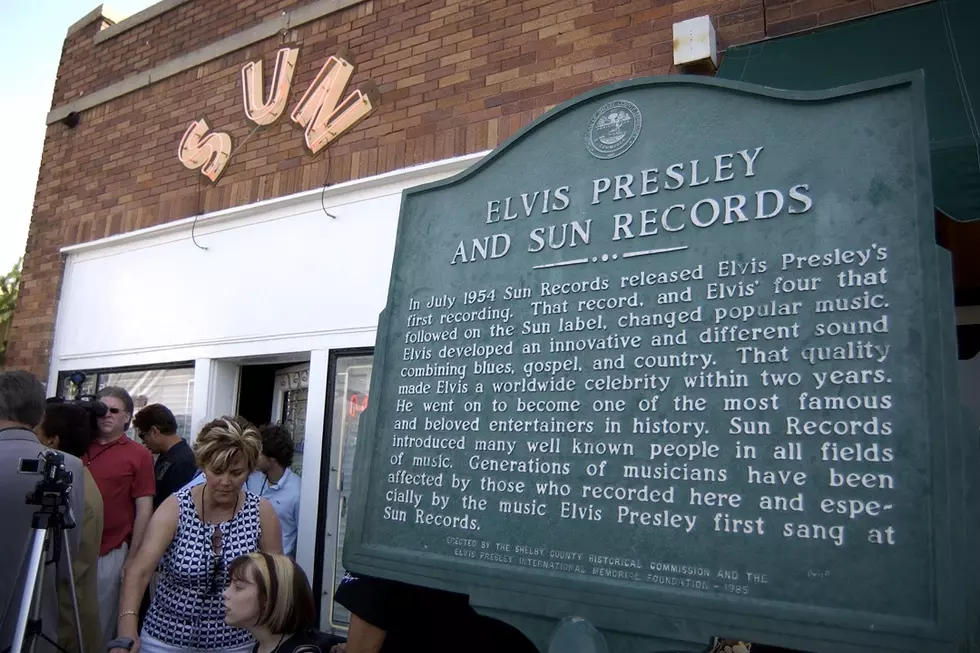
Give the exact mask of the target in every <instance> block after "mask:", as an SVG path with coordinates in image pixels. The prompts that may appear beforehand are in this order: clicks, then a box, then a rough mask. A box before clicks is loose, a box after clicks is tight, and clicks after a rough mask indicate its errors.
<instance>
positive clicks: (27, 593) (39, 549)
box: [10, 529, 47, 653]
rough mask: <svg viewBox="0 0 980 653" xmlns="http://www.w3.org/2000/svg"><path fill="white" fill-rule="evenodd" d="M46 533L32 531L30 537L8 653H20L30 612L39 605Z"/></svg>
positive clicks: (36, 530) (31, 645)
mask: <svg viewBox="0 0 980 653" xmlns="http://www.w3.org/2000/svg"><path fill="white" fill-rule="evenodd" d="M46 535H47V531H45V530H42V529H34V532H33V534H32V535H31V550H30V553H29V554H28V555H29V556H30V557H29V558H28V565H27V575H26V576H25V580H24V594H23V596H22V597H21V601H20V612H19V613H18V615H17V625H16V627H15V628H14V641H13V644H12V645H11V647H10V653H21V652H22V651H23V648H24V637H25V636H26V635H27V622H28V621H29V620H30V619H31V610H32V608H35V607H36V606H38V605H39V603H40V598H41V582H42V579H43V577H44V568H43V565H42V562H43V558H44V540H45V536H46ZM34 641H35V638H33V637H32V638H31V644H30V647H31V649H33V647H34V645H33V642H34Z"/></svg>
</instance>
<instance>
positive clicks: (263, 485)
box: [245, 424, 300, 557]
mask: <svg viewBox="0 0 980 653" xmlns="http://www.w3.org/2000/svg"><path fill="white" fill-rule="evenodd" d="M259 432H260V433H261V434H262V455H261V456H259V464H258V465H257V466H256V471H255V472H254V473H253V474H252V475H251V476H249V478H248V481H247V482H246V484H245V487H246V488H247V489H248V490H249V491H250V492H253V493H255V494H257V495H259V496H260V497H264V498H266V499H268V500H269V502H270V503H271V504H272V507H273V508H275V509H276V514H277V515H279V523H280V524H282V551H283V553H285V554H286V555H288V556H292V557H295V556H296V534H297V529H298V527H299V491H300V479H299V476H297V475H296V474H295V473H294V472H293V470H291V469H290V468H289V466H290V465H292V464H293V436H292V435H290V433H289V431H287V430H286V429H285V428H283V427H281V426H277V425H275V424H267V425H265V426H263V427H261V428H259Z"/></svg>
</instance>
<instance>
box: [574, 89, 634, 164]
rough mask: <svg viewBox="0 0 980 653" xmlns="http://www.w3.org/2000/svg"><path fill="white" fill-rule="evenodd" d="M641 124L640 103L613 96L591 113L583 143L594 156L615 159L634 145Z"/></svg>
mask: <svg viewBox="0 0 980 653" xmlns="http://www.w3.org/2000/svg"><path fill="white" fill-rule="evenodd" d="M642 126H643V116H641V115H640V108H639V107H637V106H636V105H635V104H633V103H632V102H630V101H629V100H614V101H612V102H609V103H607V104H604V105H602V106H601V107H599V110H598V111H596V112H595V113H594V114H592V120H590V121H589V129H588V133H586V135H585V145H586V147H588V148H589V153H590V154H592V156H594V157H596V158H597V159H615V158H616V157H617V156H619V155H620V154H623V153H624V152H626V150H628V149H630V148H631V147H633V143H635V142H636V139H637V138H639V136H640V128H641V127H642Z"/></svg>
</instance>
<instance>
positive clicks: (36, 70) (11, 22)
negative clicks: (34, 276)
mask: <svg viewBox="0 0 980 653" xmlns="http://www.w3.org/2000/svg"><path fill="white" fill-rule="evenodd" d="M154 1H155V0H116V1H115V2H107V3H105V4H106V11H107V13H108V14H109V15H116V16H129V15H131V14H134V13H136V12H137V11H140V10H141V9H145V8H146V7H149V6H150V5H152V4H154ZM98 5H99V2H98V1H97V0H41V1H26V2H25V1H22V0H5V1H3V2H0V59H2V60H3V62H4V65H3V66H0V88H3V89H4V95H5V98H4V102H2V103H0V129H3V130H4V134H3V140H4V141H5V142H6V146H7V152H8V153H10V152H21V153H24V159H23V160H20V159H15V158H14V157H12V156H10V155H9V154H8V156H7V157H0V197H2V198H3V203H2V205H0V206H2V209H0V275H2V274H6V273H7V271H8V270H10V268H11V267H13V265H14V264H15V263H16V262H17V259H18V258H20V257H21V256H22V255H23V253H24V245H25V243H26V240H27V228H28V225H29V224H30V220H31V207H32V206H33V205H34V188H35V186H36V184H37V171H38V166H40V164H41V148H42V146H43V144H44V116H45V115H46V114H47V112H48V110H49V109H50V108H51V93H52V91H53V89H54V79H55V75H56V74H57V72H58V60H59V59H60V58H61V46H62V43H63V42H64V39H65V34H67V32H68V27H69V26H70V25H71V24H72V23H74V22H75V21H76V20H78V19H79V18H81V17H82V16H84V15H85V14H87V13H88V12H90V11H91V10H93V9H95V8H96V7H97V6H98Z"/></svg>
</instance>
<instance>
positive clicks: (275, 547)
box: [110, 417, 282, 653]
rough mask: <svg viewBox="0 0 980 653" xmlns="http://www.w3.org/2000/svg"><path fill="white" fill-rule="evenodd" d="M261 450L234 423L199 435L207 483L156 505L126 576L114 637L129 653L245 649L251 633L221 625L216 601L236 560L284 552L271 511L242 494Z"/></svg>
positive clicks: (248, 431)
mask: <svg viewBox="0 0 980 653" xmlns="http://www.w3.org/2000/svg"><path fill="white" fill-rule="evenodd" d="M261 450H262V444H261V439H260V436H259V432H258V430H257V429H256V428H255V427H254V426H252V425H251V424H249V423H248V422H247V421H245V420H244V419H242V418H240V417H222V418H221V419H217V420H214V421H213V422H210V423H209V424H207V425H206V426H205V427H204V428H203V429H202V430H201V432H200V434H198V436H197V440H196V441H195V443H194V455H195V457H196V458H197V464H198V467H200V468H201V469H202V470H204V475H205V477H206V480H205V482H204V483H203V484H201V485H197V486H195V487H190V488H185V489H183V490H180V491H179V492H176V493H175V494H173V495H172V496H171V497H169V498H168V499H167V500H165V501H164V502H163V503H162V504H160V507H159V508H157V511H156V512H155V513H153V518H152V519H151V520H150V525H149V526H148V527H147V531H146V537H145V538H144V539H143V544H142V546H141V547H140V550H139V551H138V552H137V553H136V557H135V559H134V560H133V562H132V563H131V564H130V565H129V566H128V568H126V569H125V570H124V576H123V587H122V593H121V596H120V599H119V623H118V626H119V636H120V637H131V638H133V640H134V645H133V648H132V649H131V653H138V652H139V651H140V650H141V649H142V651H143V653H183V652H186V651H207V652H208V653H247V652H248V651H251V649H252V645H253V642H252V637H251V634H250V633H249V632H248V631H247V630H242V629H239V628H234V627H232V626H229V625H227V624H226V623H225V611H224V604H223V600H222V596H221V595H222V592H223V591H224V589H225V586H226V585H227V580H228V569H229V567H230V565H231V563H232V561H233V560H235V558H237V557H239V556H242V555H246V554H248V553H252V552H255V551H264V552H266V553H282V530H281V527H280V525H279V518H278V517H277V516H276V512H275V510H274V509H273V507H272V505H271V504H270V503H269V502H268V501H267V500H265V499H261V498H259V497H258V496H256V495H255V494H252V493H251V492H248V491H246V490H245V489H244V488H243V486H244V485H245V480H246V479H247V478H248V475H249V474H251V473H252V470H253V469H254V468H255V464H256V462H257V460H258V457H259V453H260V452H261ZM158 567H159V572H158V575H157V586H156V591H155V592H154V594H153V601H152V602H151V604H150V609H149V612H147V614H146V622H145V624H144V625H143V631H142V633H137V620H138V612H139V609H140V601H141V599H142V597H143V592H144V591H145V590H146V586H147V583H148V582H149V580H150V577H151V575H152V574H153V572H154V571H157V570H158ZM110 653H125V651H124V649H113V650H112V651H111V652H110Z"/></svg>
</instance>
